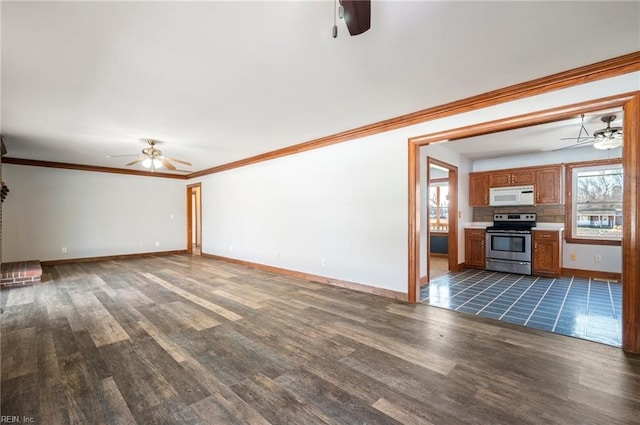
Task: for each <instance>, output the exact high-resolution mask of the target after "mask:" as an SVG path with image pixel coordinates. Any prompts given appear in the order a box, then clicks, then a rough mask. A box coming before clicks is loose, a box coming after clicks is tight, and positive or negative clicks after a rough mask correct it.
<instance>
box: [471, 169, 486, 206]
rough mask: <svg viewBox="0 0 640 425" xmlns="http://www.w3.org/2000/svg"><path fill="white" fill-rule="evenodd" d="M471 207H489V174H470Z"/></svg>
mask: <svg viewBox="0 0 640 425" xmlns="http://www.w3.org/2000/svg"><path fill="white" fill-rule="evenodd" d="M469 205H471V206H472V207H486V206H488V205H489V174H488V173H471V174H469Z"/></svg>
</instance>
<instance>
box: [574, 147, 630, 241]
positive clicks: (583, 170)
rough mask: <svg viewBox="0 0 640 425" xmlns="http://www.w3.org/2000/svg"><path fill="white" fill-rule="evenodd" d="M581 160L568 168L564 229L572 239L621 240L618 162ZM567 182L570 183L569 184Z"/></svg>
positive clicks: (621, 219) (620, 172) (621, 218)
mask: <svg viewBox="0 0 640 425" xmlns="http://www.w3.org/2000/svg"><path fill="white" fill-rule="evenodd" d="M595 164H597V163H584V164H583V165H578V164H572V165H570V166H568V167H570V168H569V169H568V171H569V172H568V173H567V178H568V179H570V181H567V186H568V187H571V194H570V197H569V198H570V199H571V203H570V205H567V207H568V209H569V211H570V213H569V214H567V218H569V219H570V221H571V222H570V223H567V224H568V226H567V227H568V228H570V229H571V235H570V238H571V239H573V240H574V241H579V240H585V241H603V242H604V241H614V242H619V241H620V240H621V239H622V226H623V217H622V196H623V193H624V191H623V180H622V164H621V162H620V161H619V160H615V161H613V162H611V161H608V163H606V164H597V165H595ZM569 183H570V185H569Z"/></svg>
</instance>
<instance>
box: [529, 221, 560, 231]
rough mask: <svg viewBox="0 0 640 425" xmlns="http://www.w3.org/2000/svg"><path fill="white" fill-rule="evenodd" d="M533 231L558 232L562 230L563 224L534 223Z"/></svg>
mask: <svg viewBox="0 0 640 425" xmlns="http://www.w3.org/2000/svg"><path fill="white" fill-rule="evenodd" d="M533 230H554V231H557V232H560V231H562V230H564V223H536V227H534V228H533Z"/></svg>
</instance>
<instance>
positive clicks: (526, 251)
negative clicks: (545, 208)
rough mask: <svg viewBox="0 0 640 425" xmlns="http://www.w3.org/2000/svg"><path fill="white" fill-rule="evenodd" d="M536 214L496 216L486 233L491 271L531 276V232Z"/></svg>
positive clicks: (487, 265) (487, 258) (488, 267)
mask: <svg viewBox="0 0 640 425" xmlns="http://www.w3.org/2000/svg"><path fill="white" fill-rule="evenodd" d="M535 226H536V214H535V213H527V214H520V213H513V214H494V215H493V226H489V227H487V229H486V236H485V237H486V243H485V246H486V266H485V268H486V269H487V270H494V271H499V272H507V273H519V274H527V275H530V274H531V229H532V228H533V227H535Z"/></svg>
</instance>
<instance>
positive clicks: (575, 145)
mask: <svg viewBox="0 0 640 425" xmlns="http://www.w3.org/2000/svg"><path fill="white" fill-rule="evenodd" d="M595 142H596V140H595V139H594V140H590V141H588V142H587V141H584V142H578V143H575V144H573V145H569V146H564V147H561V148H558V149H554V150H553V152H556V151H563V150H565V149H574V148H581V147H583V146H590V145H593V144H594V143H595Z"/></svg>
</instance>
